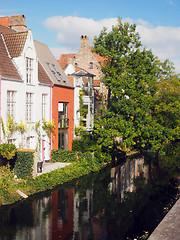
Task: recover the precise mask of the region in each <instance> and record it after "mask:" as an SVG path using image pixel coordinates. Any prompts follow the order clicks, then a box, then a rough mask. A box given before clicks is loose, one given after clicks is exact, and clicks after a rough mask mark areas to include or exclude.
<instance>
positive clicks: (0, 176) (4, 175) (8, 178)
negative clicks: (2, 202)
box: [0, 166, 14, 188]
mask: <svg viewBox="0 0 180 240" xmlns="http://www.w3.org/2000/svg"><path fill="white" fill-rule="evenodd" d="M13 177H14V176H13V174H12V172H11V171H10V169H9V168H8V167H7V166H3V167H0V186H2V187H3V188H7V187H8V186H9V185H10V184H12V182H13Z"/></svg>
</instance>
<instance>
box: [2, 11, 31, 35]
mask: <svg viewBox="0 0 180 240" xmlns="http://www.w3.org/2000/svg"><path fill="white" fill-rule="evenodd" d="M0 25H3V26H5V27H8V28H11V29H14V30H16V31H17V32H24V31H26V30H27V26H26V18H25V16H24V15H13V16H6V17H0Z"/></svg>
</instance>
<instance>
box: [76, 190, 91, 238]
mask: <svg viewBox="0 0 180 240" xmlns="http://www.w3.org/2000/svg"><path fill="white" fill-rule="evenodd" d="M92 235H93V190H86V191H84V195H82V194H79V193H76V194H75V196H74V236H73V239H74V240H84V239H93V238H92Z"/></svg>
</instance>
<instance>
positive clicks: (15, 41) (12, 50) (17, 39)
mask: <svg viewBox="0 0 180 240" xmlns="http://www.w3.org/2000/svg"><path fill="white" fill-rule="evenodd" d="M27 34H28V32H27V31H26V32H19V33H13V34H4V35H3V36H4V40H5V42H6V46H7V48H8V51H9V54H10V56H11V57H19V56H20V55H21V53H22V50H23V48H24V44H25V42H26V38H27Z"/></svg>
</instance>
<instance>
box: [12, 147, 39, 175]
mask: <svg viewBox="0 0 180 240" xmlns="http://www.w3.org/2000/svg"><path fill="white" fill-rule="evenodd" d="M33 163H34V154H33V152H29V151H28V152H27V151H17V156H16V162H15V166H14V174H15V175H16V176H17V178H23V179H27V178H29V177H32V171H33V169H32V166H33Z"/></svg>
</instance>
